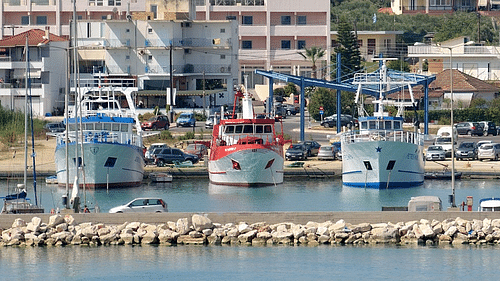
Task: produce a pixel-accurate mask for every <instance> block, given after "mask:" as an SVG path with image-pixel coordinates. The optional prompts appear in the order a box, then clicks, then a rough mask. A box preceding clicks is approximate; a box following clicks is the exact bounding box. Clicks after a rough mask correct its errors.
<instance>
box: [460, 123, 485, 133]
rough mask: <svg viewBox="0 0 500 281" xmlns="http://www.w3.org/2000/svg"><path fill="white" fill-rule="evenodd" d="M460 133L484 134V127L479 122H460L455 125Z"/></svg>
mask: <svg viewBox="0 0 500 281" xmlns="http://www.w3.org/2000/svg"><path fill="white" fill-rule="evenodd" d="M455 127H456V128H457V132H458V134H459V135H469V136H474V135H476V136H482V135H483V128H482V127H481V125H480V124H479V123H478V122H460V123H458V124H457V125H455Z"/></svg>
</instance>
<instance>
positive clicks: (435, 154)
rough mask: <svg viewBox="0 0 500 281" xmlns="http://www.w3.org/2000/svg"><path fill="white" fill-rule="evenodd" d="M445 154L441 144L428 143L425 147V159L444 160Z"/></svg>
mask: <svg viewBox="0 0 500 281" xmlns="http://www.w3.org/2000/svg"><path fill="white" fill-rule="evenodd" d="M445 154H446V152H445V150H444V148H443V147H442V146H440V145H430V146H429V147H428V148H427V153H426V154H425V159H426V160H428V161H434V160H444V159H445V158H446V155H445Z"/></svg>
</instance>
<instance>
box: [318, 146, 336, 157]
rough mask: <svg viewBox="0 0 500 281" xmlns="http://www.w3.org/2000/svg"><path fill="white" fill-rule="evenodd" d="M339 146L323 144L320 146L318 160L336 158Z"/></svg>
mask: <svg viewBox="0 0 500 281" xmlns="http://www.w3.org/2000/svg"><path fill="white" fill-rule="evenodd" d="M336 155H337V147H336V146H334V145H323V146H321V147H320V148H319V152H318V160H335V159H336V158H337V157H336Z"/></svg>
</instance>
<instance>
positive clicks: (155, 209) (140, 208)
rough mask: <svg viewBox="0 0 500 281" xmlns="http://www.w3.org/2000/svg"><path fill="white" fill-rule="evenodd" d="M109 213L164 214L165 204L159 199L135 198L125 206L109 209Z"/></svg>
mask: <svg viewBox="0 0 500 281" xmlns="http://www.w3.org/2000/svg"><path fill="white" fill-rule="evenodd" d="M109 212H110V213H112V214H116V213H164V212H168V209H167V203H165V201H163V199H160V198H136V199H134V200H132V201H130V202H128V203H127V204H125V205H122V206H118V207H114V208H111V210H109Z"/></svg>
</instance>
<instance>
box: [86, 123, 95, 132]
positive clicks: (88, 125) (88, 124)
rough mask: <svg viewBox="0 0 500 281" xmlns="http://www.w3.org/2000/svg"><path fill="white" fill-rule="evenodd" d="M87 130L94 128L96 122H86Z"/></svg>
mask: <svg viewBox="0 0 500 281" xmlns="http://www.w3.org/2000/svg"><path fill="white" fill-rule="evenodd" d="M85 130H91V131H92V130H94V123H85Z"/></svg>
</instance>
